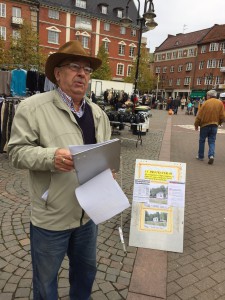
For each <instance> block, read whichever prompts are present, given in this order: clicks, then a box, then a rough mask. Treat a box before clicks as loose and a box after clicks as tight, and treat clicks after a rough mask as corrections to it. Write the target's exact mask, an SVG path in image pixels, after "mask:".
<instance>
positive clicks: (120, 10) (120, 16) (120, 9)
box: [113, 7, 123, 19]
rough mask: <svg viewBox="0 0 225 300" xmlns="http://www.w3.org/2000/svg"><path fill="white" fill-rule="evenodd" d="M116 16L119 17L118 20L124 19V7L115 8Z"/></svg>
mask: <svg viewBox="0 0 225 300" xmlns="http://www.w3.org/2000/svg"><path fill="white" fill-rule="evenodd" d="M113 11H114V14H115V15H116V16H117V18H120V19H122V17H123V8H122V7H116V8H114V10H113Z"/></svg>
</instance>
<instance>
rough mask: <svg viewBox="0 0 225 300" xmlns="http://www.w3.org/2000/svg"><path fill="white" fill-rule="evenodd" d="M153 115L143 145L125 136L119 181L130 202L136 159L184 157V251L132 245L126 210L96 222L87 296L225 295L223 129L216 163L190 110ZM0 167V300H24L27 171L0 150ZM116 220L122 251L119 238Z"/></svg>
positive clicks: (198, 299) (114, 299) (62, 292)
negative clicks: (94, 263) (94, 264)
mask: <svg viewBox="0 0 225 300" xmlns="http://www.w3.org/2000/svg"><path fill="white" fill-rule="evenodd" d="M152 115H153V116H152V118H150V129H149V132H148V133H147V134H146V136H143V145H142V146H141V145H138V147H137V148H136V145H135V142H133V141H128V140H126V141H123V143H122V165H121V166H122V168H121V170H122V171H121V172H120V174H118V182H119V183H120V184H121V185H122V187H123V190H124V192H125V193H126V195H127V196H128V198H129V199H130V200H131V199H132V193H133V180H134V166H135V159H136V158H140V159H153V160H154V159H156V160H157V159H159V160H171V161H177V162H185V163H187V180H186V206H185V220H184V221H185V223H184V252H183V253H172V252H166V251H158V250H152V249H141V248H135V247H129V246H128V237H129V224H130V212H131V210H130V209H128V210H126V211H125V212H124V213H123V214H122V217H121V216H120V215H119V216H116V217H115V218H113V219H111V220H110V221H109V222H105V223H104V224H101V225H100V226H99V237H98V273H97V276H96V280H95V284H94V287H93V292H92V298H93V300H107V299H111V300H120V299H121V300H122V299H127V300H156V299H158V300H159V299H167V300H178V299H181V300H185V299H192V300H214V299H219V300H222V299H224V300H225V230H224V227H225V226H224V225H225V201H224V188H223V182H224V166H225V154H224V150H223V145H224V138H225V135H224V134H223V133H219V134H218V135H217V141H216V157H215V161H214V164H213V165H208V164H207V161H208V160H207V159H205V160H204V161H197V160H196V159H195V156H196V154H197V150H198V134H199V133H198V132H195V131H194V130H193V126H192V125H193V122H194V116H187V115H184V112H181V111H180V110H179V111H178V115H173V116H168V114H167V112H166V111H158V110H152ZM188 125H191V126H188ZM222 132H224V133H225V127H224V129H223V128H222ZM121 136H123V137H131V138H134V137H135V136H132V134H131V133H130V132H128V131H122V132H121ZM206 149H207V145H206ZM0 170H1V177H0V221H1V235H0V237H1V238H0V300H8V299H17V300H29V299H32V296H31V295H32V284H31V278H32V272H31V262H30V253H29V249H30V245H29V197H28V192H27V183H26V172H25V171H23V170H15V169H13V168H12V167H11V166H10V165H9V163H8V160H7V156H6V154H0ZM121 173H122V175H123V176H121ZM121 177H122V178H121ZM121 225H122V226H123V232H124V239H125V243H126V247H127V253H125V252H124V251H123V248H122V245H121V243H120V239H119V234H118V227H119V226H121ZM68 290H69V284H68V260H67V258H65V260H64V262H63V265H62V268H61V270H60V274H59V299H60V300H68V299H69V297H68Z"/></svg>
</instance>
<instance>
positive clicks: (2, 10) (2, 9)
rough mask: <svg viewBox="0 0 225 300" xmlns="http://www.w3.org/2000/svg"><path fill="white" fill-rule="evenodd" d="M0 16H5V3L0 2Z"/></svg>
mask: <svg viewBox="0 0 225 300" xmlns="http://www.w3.org/2000/svg"><path fill="white" fill-rule="evenodd" d="M0 17H1V18H5V17H6V4H5V3H0Z"/></svg>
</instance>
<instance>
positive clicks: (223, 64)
mask: <svg viewBox="0 0 225 300" xmlns="http://www.w3.org/2000/svg"><path fill="white" fill-rule="evenodd" d="M223 49H225V25H214V26H213V27H211V28H208V29H204V30H200V31H196V32H191V33H187V34H177V35H176V36H171V35H169V36H168V38H167V39H166V40H165V41H164V42H163V43H162V44H161V45H160V46H159V47H158V48H157V49H156V51H155V62H154V70H155V74H156V75H157V76H158V78H159V83H158V87H159V90H158V91H159V94H161V95H162V96H165V97H168V96H173V97H176V96H177V95H180V96H183V95H185V96H188V95H190V96H191V97H195V96H196V97H197V96H198V95H199V96H201V95H202V96H204V95H205V93H206V91H207V90H209V89H212V88H213V89H216V90H217V92H218V93H220V92H221V91H224V90H225V85H224V84H225V70H224V68H225V50H223Z"/></svg>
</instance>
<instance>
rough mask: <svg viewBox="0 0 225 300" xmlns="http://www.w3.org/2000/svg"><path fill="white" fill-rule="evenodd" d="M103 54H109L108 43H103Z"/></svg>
mask: <svg viewBox="0 0 225 300" xmlns="http://www.w3.org/2000/svg"><path fill="white" fill-rule="evenodd" d="M103 45H104V49H105V52H107V53H109V42H107V41H103Z"/></svg>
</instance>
